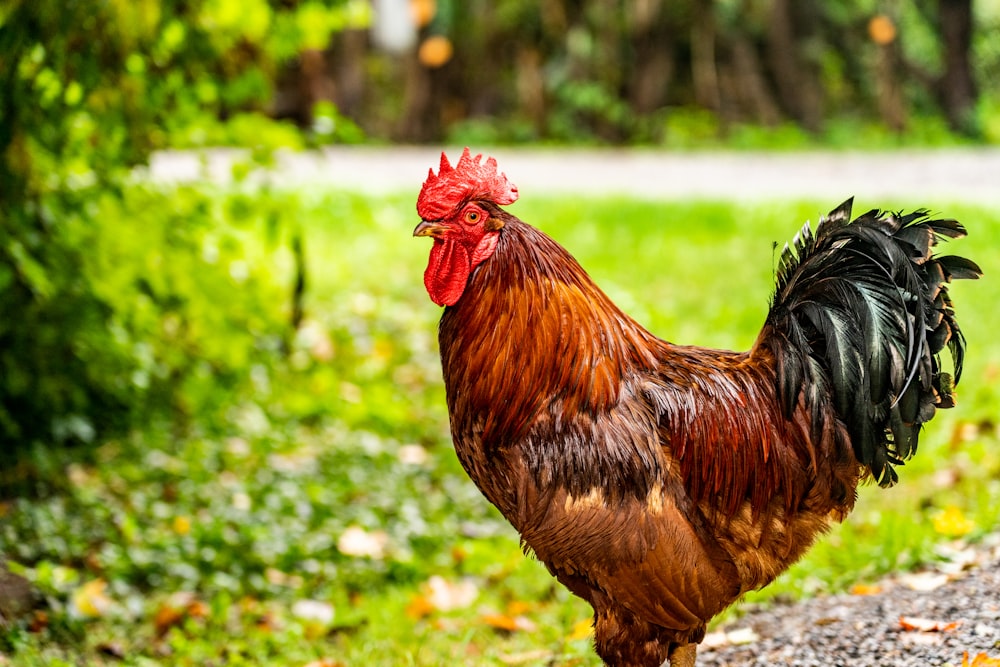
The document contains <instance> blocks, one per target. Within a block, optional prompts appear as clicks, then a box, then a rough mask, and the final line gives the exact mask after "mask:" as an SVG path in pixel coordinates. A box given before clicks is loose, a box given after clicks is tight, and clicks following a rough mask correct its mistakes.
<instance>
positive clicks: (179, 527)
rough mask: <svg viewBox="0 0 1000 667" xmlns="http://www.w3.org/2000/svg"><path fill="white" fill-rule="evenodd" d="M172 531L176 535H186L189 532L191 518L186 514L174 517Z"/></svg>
mask: <svg viewBox="0 0 1000 667" xmlns="http://www.w3.org/2000/svg"><path fill="white" fill-rule="evenodd" d="M174 532H175V533H177V534H178V535H187V534H188V533H190V532H191V519H190V518H189V517H186V516H175V517H174Z"/></svg>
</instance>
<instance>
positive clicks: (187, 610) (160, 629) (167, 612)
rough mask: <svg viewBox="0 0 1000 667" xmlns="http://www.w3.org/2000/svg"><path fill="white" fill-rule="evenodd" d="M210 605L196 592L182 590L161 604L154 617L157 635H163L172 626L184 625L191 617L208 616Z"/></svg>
mask: <svg viewBox="0 0 1000 667" xmlns="http://www.w3.org/2000/svg"><path fill="white" fill-rule="evenodd" d="M209 611H210V610H209V608H208V605H207V604H205V603H204V602H202V601H201V600H199V599H198V598H197V597H195V594H194V593H191V592H188V591H180V592H177V593H174V594H173V595H171V596H170V598H169V599H168V600H167V601H166V602H164V603H163V604H161V605H160V607H159V609H157V610H156V615H155V616H154V617H153V627H154V628H155V630H156V636H157V637H162V636H163V635H165V634H166V633H167V631H168V630H170V628H172V627H176V626H180V625H183V624H184V622H185V621H186V620H187V619H189V618H207V617H208V614H209Z"/></svg>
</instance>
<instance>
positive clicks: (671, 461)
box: [414, 148, 980, 667]
mask: <svg viewBox="0 0 1000 667" xmlns="http://www.w3.org/2000/svg"><path fill="white" fill-rule="evenodd" d="M517 198H518V191H517V188H516V187H515V186H514V185H513V184H512V183H511V182H510V181H509V180H508V179H507V177H506V176H505V175H504V174H503V173H501V172H500V171H499V170H498V168H497V163H496V160H495V159H493V158H489V159H487V160H485V161H483V159H482V156H481V155H479V156H476V157H473V156H472V155H471V154H470V152H469V149H468V148H466V149H465V152H464V153H463V154H462V156H461V159H459V161H458V162H457V163H456V165H455V166H452V165H451V164H450V163H449V161H448V158H447V156H446V155H445V154H442V156H441V163H440V168H439V171H438V173H437V174H435V173H434V171H433V169H431V170H430V171H429V173H428V176H427V180H426V181H425V183H424V184H423V189H422V190H421V192H420V195H419V197H418V199H417V212H418V214H419V216H420V218H421V222H420V224H418V225H417V227H416V229H415V230H414V235H415V236H428V237H431V238H432V239H433V246H432V248H431V252H430V260H429V263H428V266H427V269H426V271H425V273H424V284H425V286H426V288H427V291H428V293H429V295H430V297H431V299H432V300H433V301H434V302H435V303H436V304H438V305H441V306H445V309H444V313H443V315H442V317H441V322H440V327H439V342H440V350H441V362H442V368H443V375H444V382H445V388H446V393H447V403H448V411H449V415H450V420H451V433H452V438H453V440H454V445H455V450H456V452H457V454H458V457H459V459H460V461H461V463H462V465H463V467H464V468H465V470H466V471H467V472H468V474H469V476H470V477H471V478H472V480H473V481H474V482H475V483H476V485H477V486H478V487H479V489H480V490H481V491H482V492H483V494H484V495H485V496H486V498H487V499H488V500H489V501H490V502H491V503H493V504H494V505H495V506H496V507H497V508H498V509H499V510H500V512H501V513H502V514H503V515H504V516H505V517H506V518H507V520H509V521H510V523H511V524H513V526H514V528H516V529H517V531H518V532H519V533H520V535H521V539H522V544H523V546H524V548H525V550H526V551H527V552H530V553H533V554H534V555H535V556H536V557H537V558H538V559H540V560H541V561H542V562H543V563H544V564H545V565H546V567H547V568H548V570H549V571H550V572H551V573H552V575H553V576H555V578H556V579H558V580H559V581H560V582H561V583H562V584H563V585H565V586H566V587H567V588H568V589H569V590H570V591H572V592H573V593H574V594H576V595H578V596H580V597H581V598H583V599H584V600H586V601H587V602H589V603H590V604H591V606H593V608H594V641H595V648H596V651H597V653H598V655H599V656H600V657H601V658H602V659H603V660H604V662H605V663H607V664H608V665H622V666H624V665H628V666H636V667H641V666H647V665H648V666H650V667H652V666H655V665H661V664H663V663H667V662H668V663H669V665H671V667H691V666H693V665H694V664H695V656H696V651H697V645H698V643H699V642H700V641H701V640H702V638H703V637H704V634H705V625H706V623H707V622H708V621H709V620H710V619H711V618H712V617H713V616H715V615H716V614H718V613H719V612H720V611H722V610H723V609H725V608H726V607H727V606H729V605H730V604H732V603H733V602H734V601H736V600H737V599H738V598H740V597H741V596H742V595H743V594H744V593H746V592H747V591H749V590H752V589H758V588H761V587H763V586H765V585H767V584H768V583H770V582H771V581H772V580H773V579H774V578H775V577H777V576H778V575H779V574H780V573H781V572H782V571H784V570H785V569H786V568H787V567H788V566H789V565H791V564H792V563H793V562H795V561H796V560H797V559H798V558H799V557H800V556H801V555H802V554H803V553H804V552H805V551H806V550H807V549H808V548H809V546H810V545H811V544H812V543H813V541H814V540H815V539H816V538H817V537H818V536H819V535H821V534H822V533H823V532H824V531H825V530H827V528H828V527H829V525H830V523H831V522H832V521H841V520H843V519H844V517H845V516H846V515H847V514H848V513H849V512H850V511H851V509H852V507H853V505H854V502H855V498H856V489H857V486H858V484H859V483H860V482H862V481H864V480H866V479H872V480H874V481H875V482H877V483H878V484H880V485H882V486H889V485H891V484H893V483H894V482H896V480H897V473H896V467H897V466H900V465H902V463H903V462H904V461H905V460H906V459H907V458H909V457H910V456H911V455H912V454H913V453H914V452H915V451H916V449H917V438H918V435H919V433H920V429H921V425H922V424H924V423H925V422H927V421H928V420H929V419H931V417H933V415H934V412H935V410H936V409H937V408H949V407H952V406H953V405H954V391H953V388H954V385H955V384H956V383H957V382H958V380H959V378H960V376H961V372H962V360H963V356H964V351H965V340H964V338H963V336H962V333H961V331H960V330H959V327H958V324H957V322H956V320H955V315H954V311H953V309H952V302H951V299H950V298H949V295H948V291H947V283H948V282H949V281H950V280H951V279H952V278H977V277H979V275H980V270H979V268H978V267H977V266H976V265H975V264H974V263H973V262H971V261H969V260H966V259H963V258H961V257H955V256H937V255H934V254H932V249H933V247H934V246H935V245H936V244H937V242H938V241H939V240H941V239H942V238H958V237H961V236H964V235H965V229H964V228H963V227H962V225H961V224H959V223H958V222H956V221H954V220H942V219H932V218H930V217H929V216H928V214H927V213H926V211H917V212H915V213H911V214H908V215H901V214H887V213H880V212H878V211H871V212H868V213H865V214H864V215H862V216H860V217H858V218H856V219H854V220H853V221H852V220H851V201H850V200H848V201H847V202H845V203H844V204H842V205H841V206H839V207H838V208H836V209H835V210H834V211H833V212H831V213H830V214H829V215H827V216H825V217H824V218H822V219H821V221H820V222H819V224H818V225H817V227H816V229H815V231H812V230H811V228H810V226H809V225H808V224H806V226H804V227H803V228H802V229H801V231H800V232H799V233H798V235H797V236H796V237H795V239H794V241H793V242H792V244H791V245H789V246H786V247H785V248H784V251H783V252H782V253H781V256H780V261H779V265H778V268H777V288H776V291H775V294H774V296H773V298H772V301H771V305H770V309H769V312H768V314H767V318H766V320H765V322H764V326H763V328H762V330H761V332H760V334H759V336H758V337H757V339H756V341H755V342H754V344H753V347H752V348H751V349H750V350H749V351H748V352H730V351H723V350H713V349H707V348H702V347H694V346H680V345H674V344H671V343H669V342H666V341H664V340H662V339H660V338H657V337H656V336H654V335H653V334H651V333H649V332H648V331H646V330H645V329H644V328H643V327H642V326H640V325H639V324H638V323H637V322H636V321H635V320H633V319H632V318H630V317H629V316H628V315H626V314H625V313H623V312H622V311H621V310H619V309H618V308H617V307H616V306H615V304H614V303H612V302H611V300H610V299H609V298H608V297H607V295H605V294H604V292H602V291H601V290H600V289H599V288H598V287H597V285H596V284H594V282H593V281H592V280H591V279H590V277H589V276H588V275H587V273H586V272H585V271H584V269H583V268H582V267H581V266H580V264H579V263H577V261H576V260H575V259H574V258H573V257H572V256H571V255H570V254H569V252H567V251H566V250H565V249H564V248H563V247H562V246H560V245H559V244H558V243H556V242H555V241H553V240H552V239H551V238H549V237H548V236H546V235H545V234H543V233H542V232H540V231H539V230H538V229H536V228H534V227H532V226H530V225H528V224H526V223H524V222H522V221H521V220H519V219H518V218H516V217H514V216H513V215H511V214H510V213H508V212H507V211H505V210H504V209H503V208H501V207H502V206H506V205H508V204H511V203H513V202H514V201H515V200H516V199H517ZM945 348H948V350H949V351H950V353H951V357H952V364H951V369H952V371H953V373H951V374H949V373H947V372H946V371H945V369H944V368H943V367H942V364H941V359H940V358H939V356H940V353H941V352H942V351H943V350H944V349H945Z"/></svg>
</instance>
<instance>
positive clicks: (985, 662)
mask: <svg viewBox="0 0 1000 667" xmlns="http://www.w3.org/2000/svg"><path fill="white" fill-rule="evenodd" d="M962 667H1000V658H991V657H990V656H988V655H986V654H985V653H977V654H976V657H975V658H973V659H972V661H971V662H970V661H969V652H968V651H966V652H964V653H963V654H962Z"/></svg>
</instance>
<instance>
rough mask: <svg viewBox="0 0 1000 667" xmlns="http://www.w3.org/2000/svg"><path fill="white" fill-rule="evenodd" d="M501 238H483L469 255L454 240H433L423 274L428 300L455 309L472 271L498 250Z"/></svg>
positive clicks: (491, 235)
mask: <svg viewBox="0 0 1000 667" xmlns="http://www.w3.org/2000/svg"><path fill="white" fill-rule="evenodd" d="M499 241H500V235H499V234H497V233H496V232H493V233H490V234H486V235H484V236H483V237H482V238H481V239H480V240H479V243H477V244H476V248H475V249H474V250H473V251H472V254H471V255H470V254H469V251H468V250H467V249H466V247H465V246H464V245H462V244H461V243H458V242H456V241H441V240H439V239H435V241H434V246H433V247H432V248H431V258H430V261H429V262H428V263H427V270H426V271H424V286H425V287H426V288H427V293H428V294H430V295H431V301H433V302H434V303H436V304H437V305H439V306H454V305H455V304H456V303H458V300H459V299H460V298H462V292H464V291H465V285H466V283H468V282H469V274H471V273H472V269H474V268H476V267H477V266H479V265H480V264H481V263H483V262H484V261H486V260H487V259H489V258H490V255H492V254H493V251H495V250H496V249H497V244H498V243H499Z"/></svg>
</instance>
